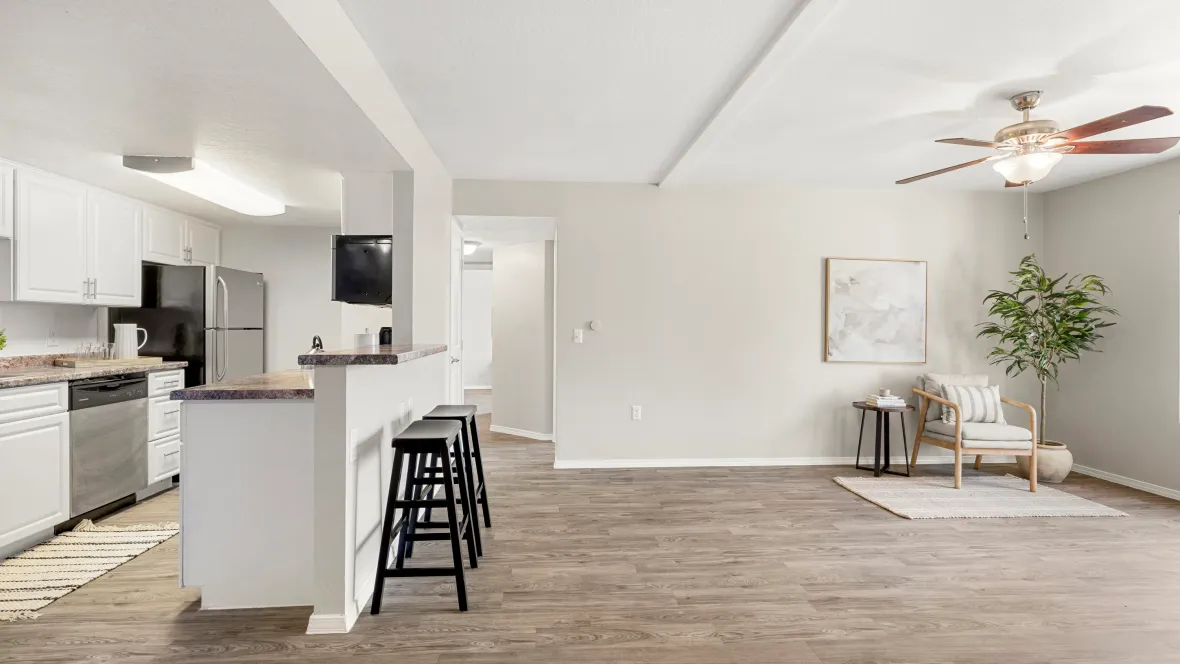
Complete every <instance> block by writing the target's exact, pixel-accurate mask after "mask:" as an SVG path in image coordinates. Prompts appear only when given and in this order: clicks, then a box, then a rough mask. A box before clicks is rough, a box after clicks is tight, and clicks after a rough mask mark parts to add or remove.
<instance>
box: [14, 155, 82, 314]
mask: <svg viewBox="0 0 1180 664" xmlns="http://www.w3.org/2000/svg"><path fill="white" fill-rule="evenodd" d="M15 226H16V227H15V232H16V252H15V254H16V255H15V261H16V299H17V300H27V301H33V302H65V303H70V304H85V303H87V302H88V301H89V294H90V277H89V276H88V274H87V265H86V258H87V251H86V187H84V186H83V185H81V184H78V183H77V182H73V181H71V180H66V179H64V178H59V177H55V176H53V175H48V174H45V173H40V172H37V171H27V170H24V169H22V170H20V171H19V172H18V173H17V174H16V224H15Z"/></svg>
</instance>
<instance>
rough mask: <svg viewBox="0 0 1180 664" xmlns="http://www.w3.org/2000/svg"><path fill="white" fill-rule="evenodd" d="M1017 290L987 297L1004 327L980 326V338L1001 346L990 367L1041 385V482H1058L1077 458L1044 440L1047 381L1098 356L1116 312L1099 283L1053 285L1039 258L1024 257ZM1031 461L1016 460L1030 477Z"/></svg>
mask: <svg viewBox="0 0 1180 664" xmlns="http://www.w3.org/2000/svg"><path fill="white" fill-rule="evenodd" d="M1011 274H1012V279H1011V281H1009V283H1010V284H1012V287H1013V290H1012V291H1010V292H1008V291H998V290H994V291H991V292H990V293H988V295H987V297H985V298H984V299H983V301H984V303H985V304H990V307H989V309H988V315H989V316H992V317H998V318H999V319H1000V321H999V322H998V323H997V322H985V323H980V324H979V328H980V330H979V335H978V336H980V337H992V338H994V339H996V340H997V343H998V345H997V346H996V347H995V348H993V349H992V351H991V352H990V353H988V357H989V358H990V359H991V363H992V364H1007V365H1008V366H1007V368H1006V369H1005V371H1004V373H1005V374H1007V375H1009V376H1017V375H1020V374H1021V373H1024V372H1025V371H1026V370H1027V371H1032V372H1033V373H1034V374H1036V377H1037V380H1038V381H1040V383H1041V408H1040V411H1039V414H1038V419H1037V422H1038V429H1040V431H1038V432H1036V433H1037V479H1039V480H1044V481H1046V482H1054V483H1056V482H1060V481H1062V480H1064V479H1065V476H1066V475H1069V471H1070V470H1071V469H1072V468H1073V454H1072V453H1071V452H1070V451H1069V449H1068V448H1066V446H1065V444H1064V443H1061V442H1059V441H1054V440H1049V439H1048V438H1046V437H1045V422H1046V420H1048V419H1049V418H1048V416H1047V413H1046V412H1045V392H1046V390H1047V389H1048V386H1049V381H1053V383H1054V384H1056V383H1057V370H1058V368H1059V367H1060V366H1061V365H1062V364H1064V363H1065V362H1066V361H1068V360H1078V359H1081V354H1082V352H1083V351H1096V350H1097V349H1096V348H1095V347H1094V346H1095V344H1096V343H1097V341H1098V340H1099V339H1101V338H1102V334H1101V333H1100V330H1101V329H1102V328H1104V327H1110V326H1111V325H1114V323H1112V322H1109V321H1107V320H1105V319H1104V316H1117V315H1118V312H1117V311H1115V310H1114V309H1112V308H1110V307H1108V306H1105V305H1103V304H1102V303H1101V302H1100V301H1099V298H1100V297H1101V296H1103V295H1106V294H1107V293H1109V292H1110V289H1109V288H1107V286H1106V284H1105V283H1103V281H1102V279H1101V278H1100V277H1097V276H1095V275H1092V274H1087V275H1074V276H1072V277H1068V279H1067V276H1068V275H1064V274H1063V275H1061V276H1060V277H1057V278H1056V279H1052V278H1050V277H1048V276H1047V275H1046V274H1045V271H1044V270H1043V269H1041V266H1040V265H1039V264H1037V256H1036V254H1033V255H1031V256H1026V257H1025V258H1024V260H1022V261H1020V267H1019V268H1018V269H1017V270H1016V271H1015V272H1012V273H1011ZM1028 462H1029V457H1016V463H1017V465H1018V466H1020V470H1021V472H1022V473H1024V475H1025V476H1026V477H1027V476H1028Z"/></svg>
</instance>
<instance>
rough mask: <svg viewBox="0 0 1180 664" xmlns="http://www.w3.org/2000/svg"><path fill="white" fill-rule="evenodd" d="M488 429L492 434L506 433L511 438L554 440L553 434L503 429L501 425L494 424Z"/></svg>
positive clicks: (510, 428)
mask: <svg viewBox="0 0 1180 664" xmlns="http://www.w3.org/2000/svg"><path fill="white" fill-rule="evenodd" d="M488 429H490V430H491V432H492V433H506V434H508V435H509V436H520V437H521V438H532V439H533V440H553V434H551V433H537V432H536V431H525V430H524V429H513V428H512V427H502V426H500V425H499V424H493V425H491V426H490V427H488Z"/></svg>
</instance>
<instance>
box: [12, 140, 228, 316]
mask: <svg viewBox="0 0 1180 664" xmlns="http://www.w3.org/2000/svg"><path fill="white" fill-rule="evenodd" d="M8 238H11V239H8ZM220 257H221V231H220V229H218V228H217V227H216V226H214V225H212V224H209V223H206V222H204V221H201V220H199V219H192V218H187V217H185V216H184V215H180V214H177V213H175V212H172V211H170V210H165V209H163V208H158V207H155V206H153V205H145V204H144V203H141V202H140V201H137V200H135V199H131V198H126V197H124V196H119V195H118V194H113V193H111V192H109V191H104V190H102V189H96V188H94V187H89V186H87V185H84V184H81V183H79V182H75V181H73V180H68V179H66V178H62V177H58V176H56V175H51V174H49V173H44V172H42V171H38V170H36V169H32V168H26V167H24V166H20V165H13V164H10V163H8V162H4V161H0V301H8V300H16V301H24V302H60V303H65V304H91V305H101V306H110V307H138V306H140V299H141V279H142V276H141V275H142V274H143V261H145V260H147V261H153V262H156V263H164V264H167V265H216V264H217V263H218V261H219V259H220Z"/></svg>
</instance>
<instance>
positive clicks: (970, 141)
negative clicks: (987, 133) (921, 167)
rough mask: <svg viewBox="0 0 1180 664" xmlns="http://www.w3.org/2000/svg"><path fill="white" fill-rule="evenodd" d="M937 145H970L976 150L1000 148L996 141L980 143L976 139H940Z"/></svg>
mask: <svg viewBox="0 0 1180 664" xmlns="http://www.w3.org/2000/svg"><path fill="white" fill-rule="evenodd" d="M934 142H935V143H950V144H951V145H970V146H971V147H975V148H998V147H1000V144H999V143H996V142H994V141H979V140H976V139H974V138H940V139H938V140H937V141H934Z"/></svg>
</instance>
